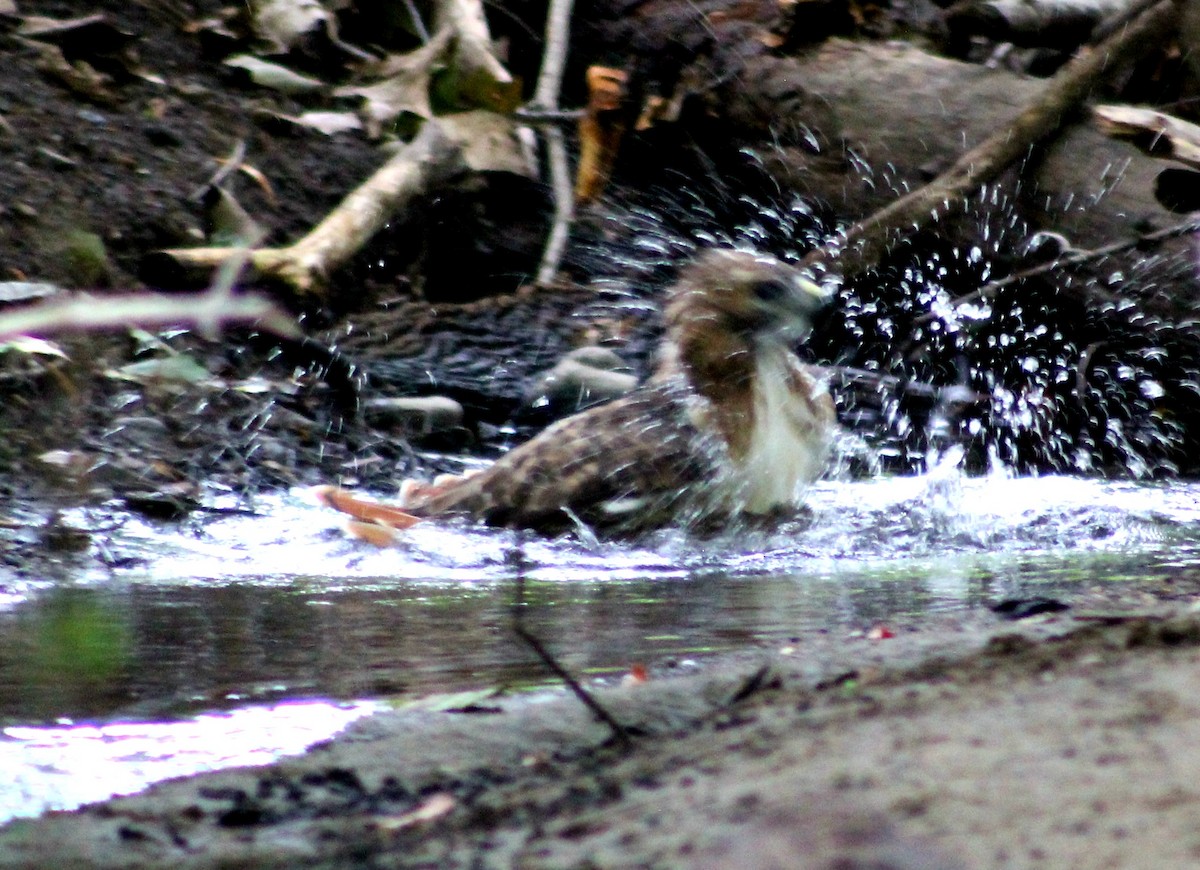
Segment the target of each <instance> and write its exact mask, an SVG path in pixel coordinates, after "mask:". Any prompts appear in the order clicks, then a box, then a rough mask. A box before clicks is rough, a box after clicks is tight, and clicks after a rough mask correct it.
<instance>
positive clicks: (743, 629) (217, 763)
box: [0, 468, 1200, 817]
mask: <svg viewBox="0 0 1200 870" xmlns="http://www.w3.org/2000/svg"><path fill="white" fill-rule="evenodd" d="M215 503H219V499H218V500H216V501H215ZM230 504H231V506H232V505H233V503H232V502H231V503H230ZM810 505H811V507H812V517H811V520H810V521H807V522H803V523H795V524H791V525H789V526H786V527H784V528H781V529H777V530H772V531H770V532H766V531H761V530H759V531H754V530H743V531H740V532H736V533H735V532H731V533H728V534H725V535H722V536H719V537H716V538H712V539H707V540H697V539H695V538H690V537H687V536H684V535H681V534H679V533H677V532H664V533H662V534H660V535H657V536H655V537H652V538H650V539H649V540H647V541H644V542H641V543H639V544H638V545H636V546H631V545H628V544H618V543H599V544H598V543H595V542H590V543H588V542H582V541H580V540H579V539H578V538H577V537H570V538H563V539H560V540H553V541H550V540H541V539H531V540H524V539H521V538H519V537H518V536H516V535H515V534H513V533H511V532H503V531H479V530H468V529H452V528H450V529H448V528H441V527H437V526H433V525H430V526H422V525H418V526H417V527H415V528H414V529H413V530H411V532H410V533H409V534H408V535H406V537H405V539H404V540H403V541H402V542H401V543H400V544H399V545H398V546H396V547H393V548H390V549H387V550H374V549H371V548H368V547H366V546H365V545H362V544H359V543H356V542H353V541H348V540H346V539H345V538H344V537H343V536H342V534H341V532H340V530H339V528H338V527H339V519H338V518H337V516H336V515H333V514H331V513H328V512H326V511H324V510H322V509H319V508H317V507H315V506H313V505H311V504H309V503H308V502H307V501H306V500H305V499H304V498H303V496H302V494H292V495H287V496H282V497H271V498H263V499H258V500H256V501H255V502H254V503H253V504H250V505H247V504H245V503H238V504H237V505H236V506H237V507H238V508H239V509H241V510H244V509H246V508H250V509H251V513H250V514H246V513H242V512H239V513H233V514H229V515H220V514H215V515H206V516H200V517H197V518H195V519H193V520H189V521H188V522H187V523H186V524H184V525H182V526H180V525H178V524H175V525H156V524H150V523H141V522H130V523H127V524H125V525H124V526H123V527H122V528H120V529H119V530H117V531H115V532H113V533H111V535H108V536H107V537H106V538H105V539H104V540H102V541H100V542H98V543H100V544H103V545H104V546H106V547H108V549H109V550H110V553H111V555H112V557H113V559H114V561H115V562H116V564H121V565H125V566H127V567H122V568H115V569H112V570H110V571H106V572H96V571H91V572H88V573H83V574H80V575H79V576H76V577H71V578H69V579H68V580H67V581H64V580H63V579H62V578H61V577H60V578H55V579H53V580H50V579H47V580H46V582H44V583H41V582H33V583H31V584H29V585H28V586H27V587H25V588H22V589H20V590H8V596H7V597H6V598H5V599H4V600H3V601H0V723H3V724H4V725H6V726H7V727H6V728H5V729H4V731H3V737H0V759H3V763H4V766H5V769H6V770H10V771H13V772H14V773H13V776H12V777H10V778H9V780H8V781H7V782H6V783H5V784H4V785H3V786H0V817H11V816H13V815H27V814H31V813H37V812H40V811H42V810H43V809H45V808H50V807H71V806H76V805H78V804H79V803H81V802H84V801H88V800H94V799H98V798H101V797H104V796H106V795H108V794H111V793H114V792H128V791H134V790H137V789H139V788H141V787H144V785H145V784H147V783H149V782H153V781H156V780H159V779H162V778H165V777H169V776H176V775H181V774H184V773H190V772H193V771H196V770H203V769H213V768H216V767H221V766H228V765H234V764H247V763H259V762H263V761H266V760H269V759H271V758H274V757H276V756H278V755H280V754H285V753H290V752H298V751H302V750H303V749H304V748H305V747H306V746H307V745H309V744H311V743H312V742H315V741H317V740H320V739H323V738H325V737H327V736H329V735H331V734H333V733H335V732H336V731H337V730H339V729H340V728H342V727H344V726H345V725H346V724H348V723H349V722H350V721H352V720H353V719H354V718H356V717H358V716H362V715H368V714H369V713H370V712H372V711H373V710H376V709H380V708H381V707H382V706H385V705H388V704H395V703H400V702H403V701H406V700H408V699H411V698H415V697H420V696H422V695H427V694H430V693H438V692H454V691H459V690H462V689H464V688H473V687H481V686H501V685H508V686H514V687H527V686H531V685H539V684H544V683H545V682H546V681H547V678H546V676H545V673H544V671H543V670H542V669H541V667H540V666H539V665H538V663H537V662H536V661H535V660H534V658H533V656H532V655H531V654H530V652H529V650H528V649H526V648H525V647H524V646H523V645H521V644H520V643H518V642H517V641H516V639H515V637H514V635H513V634H512V632H511V629H510V626H511V620H512V618H513V606H512V605H513V600H514V591H515V581H514V568H513V559H512V554H513V553H514V551H515V550H517V549H520V551H521V553H522V556H523V558H522V561H523V563H524V564H525V565H526V566H527V568H526V579H525V584H526V588H525V602H526V604H525V606H524V608H523V609H522V613H523V617H524V618H525V619H526V620H527V624H528V625H529V626H530V627H531V628H533V629H534V630H535V631H537V633H538V634H539V636H540V637H542V639H543V640H544V642H545V643H546V644H547V645H548V646H549V647H551V648H552V649H553V650H555V651H556V653H557V654H558V655H560V656H561V657H562V659H563V661H564V662H565V663H566V664H567V665H568V666H570V667H572V668H573V669H575V670H576V671H578V672H581V673H588V674H593V675H603V674H620V673H624V672H625V671H626V670H627V669H628V668H629V667H630V666H631V665H632V664H634V663H636V662H649V663H652V664H659V665H661V664H663V663H668V664H672V665H674V666H676V667H680V668H689V667H695V666H696V663H697V662H702V661H703V657H704V656H705V655H706V654H709V653H713V652H720V651H728V650H740V649H745V648H747V647H755V646H761V647H766V648H771V647H778V646H782V645H787V644H791V643H794V642H796V641H797V640H802V639H803V638H804V637H805V636H807V635H809V634H811V633H814V632H825V633H827V632H844V633H854V632H861V631H864V630H865V629H867V628H869V627H870V626H872V625H875V624H878V623H886V624H893V623H902V624H904V625H906V626H912V625H917V626H919V625H920V621H921V620H922V619H923V618H927V617H928V616H929V615H930V614H946V613H951V614H952V613H956V612H961V613H964V614H966V613H970V612H975V611H984V610H985V609H986V608H988V607H989V606H991V605H992V604H994V603H996V602H997V601H1000V600H1003V599H1005V598H1018V597H1028V596H1049V597H1057V598H1060V599H1062V600H1064V601H1066V602H1068V603H1069V602H1070V601H1071V600H1072V598H1073V597H1074V596H1077V595H1080V594H1081V593H1082V592H1083V591H1085V590H1087V591H1091V592H1095V590H1097V589H1100V590H1103V589H1104V588H1106V587H1107V588H1113V589H1120V590H1122V591H1128V590H1130V589H1140V588H1144V589H1146V590H1149V591H1151V592H1153V594H1156V595H1161V594H1162V593H1163V590H1164V589H1169V591H1170V595H1171V597H1175V598H1181V597H1182V598H1189V597H1190V596H1192V595H1194V594H1195V593H1196V592H1197V591H1198V590H1200V486H1197V485H1196V484H1190V483H1169V484H1158V483H1132V482H1103V481H1097V480H1084V479H1074V478H1062V477H1046V478H1040V479H1037V478H1023V479H1020V478H1011V477H1008V476H1004V475H993V476H990V477H986V478H966V477H963V476H961V475H960V474H959V473H958V472H957V470H956V469H954V468H943V469H935V470H934V472H932V473H931V474H928V475H925V476H922V477H913V478H895V479H879V480H872V481H863V482H831V483H822V484H820V485H818V486H817V487H816V488H815V489H814V491H813V492H812V494H811V498H810ZM91 519H94V518H89V517H88V516H86V515H82V514H81V515H78V516H74V517H72V520H73V521H75V522H77V523H78V524H81V525H82V524H86V523H88V522H89V521H90V520H91Z"/></svg>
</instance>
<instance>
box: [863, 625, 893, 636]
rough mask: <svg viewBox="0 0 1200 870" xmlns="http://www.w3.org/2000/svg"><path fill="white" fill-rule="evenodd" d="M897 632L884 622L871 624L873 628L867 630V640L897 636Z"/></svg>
mask: <svg viewBox="0 0 1200 870" xmlns="http://www.w3.org/2000/svg"><path fill="white" fill-rule="evenodd" d="M895 636H896V632H894V631H892V630H891V629H890V628H888V627H887V626H886V625H884V624H883V623H879V624H878V625H873V626H871V630H870V631H868V632H867V640H887V639H888V638H891V637H895Z"/></svg>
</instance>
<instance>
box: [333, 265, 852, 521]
mask: <svg viewBox="0 0 1200 870" xmlns="http://www.w3.org/2000/svg"><path fill="white" fill-rule="evenodd" d="M824 301H825V296H824V294H823V292H822V290H821V288H819V287H818V286H817V285H816V284H814V283H813V282H812V281H810V280H808V279H807V278H805V277H804V276H803V275H802V274H801V273H800V272H799V271H798V270H797V269H795V268H793V267H792V266H789V265H787V264H785V263H783V262H781V261H779V260H777V259H775V258H773V257H768V256H765V255H762V254H756V253H751V252H748V251H735V250H725V249H711V250H707V251H705V252H703V253H702V254H700V255H699V256H698V257H697V258H696V260H695V261H694V262H692V263H691V264H689V265H687V266H685V267H684V268H683V269H682V270H681V271H680V274H679V277H678V279H677V281H676V282H675V284H674V285H673V286H672V287H671V288H670V290H669V292H668V296H667V301H666V306H665V310H664V320H665V327H666V328H665V332H664V336H663V340H662V346H661V348H660V351H659V360H658V364H657V367H656V369H655V371H654V373H653V375H652V376H651V377H650V378H649V379H648V380H647V381H646V382H645V383H644V384H642V385H641V386H640V387H638V388H637V389H635V390H634V391H633V392H632V393H629V394H628V395H626V396H623V397H621V398H619V399H615V400H613V401H611V402H608V403H607V404H604V405H599V406H597V407H594V408H590V409H588V410H585V411H582V412H580V413H578V414H575V415H574V416H571V417H568V418H566V419H564V420H561V421H559V422H558V423H555V424H554V425H552V426H550V427H549V428H547V429H546V430H545V431H543V432H542V433H541V434H539V435H538V436H536V437H535V438H533V439H532V440H530V441H528V442H526V443H525V444H523V445H521V446H519V447H517V448H515V449H513V450H512V451H510V452H509V453H507V454H505V455H504V456H503V457H501V458H500V459H498V460H497V461H496V462H495V463H494V464H493V465H491V466H490V467H488V468H487V469H485V470H483V471H481V472H479V473H477V474H474V475H471V476H464V477H452V478H449V479H445V480H440V481H435V482H434V483H432V484H427V483H413V482H406V485H405V487H403V488H402V490H401V498H402V501H401V503H400V504H398V505H396V506H395V507H391V506H387V505H380V504H376V503H374V502H369V501H364V500H360V499H357V498H355V497H354V496H352V495H351V494H350V493H348V492H346V491H344V490H340V489H337V488H334V487H322V488H319V491H318V493H317V495H318V497H319V498H320V500H321V501H323V502H324V503H326V504H328V505H330V506H332V507H335V508H337V509H338V510H341V511H343V512H345V513H349V514H351V515H352V516H353V517H355V518H357V519H359V520H366V521H368V522H372V523H381V524H382V525H383V526H385V527H391V528H402V527H405V526H408V525H411V524H412V523H414V522H416V521H418V520H420V519H425V518H434V517H439V518H440V517H453V516H465V517H470V518H473V519H476V520H481V521H483V522H485V523H487V524H490V525H499V526H510V527H523V528H531V529H534V530H538V531H543V532H553V531H556V530H561V529H563V528H564V527H569V526H570V525H571V524H572V523H578V522H582V523H585V524H587V525H588V526H589V527H591V528H593V529H596V530H597V531H602V532H608V533H616V534H621V533H631V532H637V531H644V530H648V529H652V528H655V527H659V526H663V525H667V524H673V523H678V524H683V525H689V524H699V523H705V524H707V523H710V522H712V521H714V520H715V521H718V522H719V521H723V520H725V519H730V518H736V517H738V516H754V515H772V514H777V513H778V512H780V511H786V510H788V509H793V508H795V507H797V506H798V504H799V500H800V496H801V494H802V491H803V489H804V487H805V486H806V485H807V484H809V483H811V482H812V481H813V480H814V479H815V478H816V477H817V476H819V475H820V473H821V471H822V469H823V468H824V466H825V462H826V458H827V455H828V452H829V445H830V441H831V438H832V433H833V430H834V420H835V417H834V408H833V401H832V399H831V398H830V396H829V393H828V392H827V391H826V389H825V386H824V384H823V383H822V382H821V381H820V380H819V379H818V378H817V377H815V376H814V374H813V373H812V372H811V371H810V370H809V369H808V368H807V367H806V366H804V365H803V364H802V363H801V362H800V360H799V359H798V358H797V356H796V355H795V354H794V353H793V351H792V347H793V345H794V344H795V343H796V342H798V341H800V340H801V339H803V338H804V337H805V336H807V335H808V334H809V332H810V331H811V329H812V317H813V315H814V314H815V313H816V312H817V311H818V310H819V309H820V307H821V306H822V305H823V303H824ZM357 531H358V532H359V533H362V536H364V537H368V538H372V539H378V538H379V537H380V536H379V535H376V534H372V533H371V532H370V531H369V530H367V529H364V528H358V529H357ZM384 537H386V533H385V535H384Z"/></svg>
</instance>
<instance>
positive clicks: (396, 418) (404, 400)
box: [363, 396, 463, 435]
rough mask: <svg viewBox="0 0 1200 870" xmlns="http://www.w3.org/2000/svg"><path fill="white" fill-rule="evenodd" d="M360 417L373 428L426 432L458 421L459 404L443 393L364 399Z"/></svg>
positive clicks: (445, 428) (428, 433)
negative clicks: (439, 394)
mask: <svg viewBox="0 0 1200 870" xmlns="http://www.w3.org/2000/svg"><path fill="white" fill-rule="evenodd" d="M363 416H364V418H365V419H366V421H367V423H369V424H370V425H372V426H374V427H375V428H377V429H390V430H399V431H402V432H403V433H404V434H406V435H430V434H432V433H434V432H445V431H446V430H448V429H453V428H454V427H456V426H458V425H459V424H461V423H462V419H463V407H462V405H460V404H459V403H458V402H456V401H454V400H453V399H450V398H447V397H446V396H407V397H400V398H387V399H368V400H367V401H366V402H365V403H364V404H363Z"/></svg>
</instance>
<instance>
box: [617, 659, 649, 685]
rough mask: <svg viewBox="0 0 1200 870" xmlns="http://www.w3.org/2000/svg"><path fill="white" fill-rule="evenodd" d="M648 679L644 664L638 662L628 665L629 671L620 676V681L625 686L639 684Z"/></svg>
mask: <svg viewBox="0 0 1200 870" xmlns="http://www.w3.org/2000/svg"><path fill="white" fill-rule="evenodd" d="M649 681H650V675H649V674H648V673H646V666H645V665H643V664H640V663H639V664H634V665H632V666H630V668H629V673H627V674H626V675H625V676H624V677H622V678H621V683H622V685H625V686H640V685H641V684H642V683H646V682H649Z"/></svg>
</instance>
